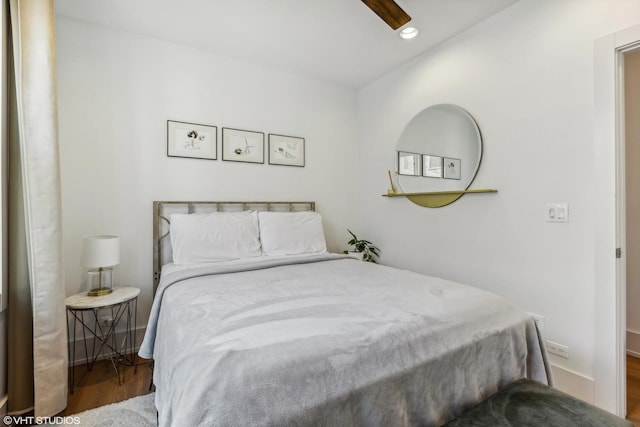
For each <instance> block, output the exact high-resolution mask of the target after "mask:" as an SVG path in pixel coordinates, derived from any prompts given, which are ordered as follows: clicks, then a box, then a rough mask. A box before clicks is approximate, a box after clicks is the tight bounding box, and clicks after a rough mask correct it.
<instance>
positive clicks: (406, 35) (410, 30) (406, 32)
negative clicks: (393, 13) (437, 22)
mask: <svg viewBox="0 0 640 427" xmlns="http://www.w3.org/2000/svg"><path fill="white" fill-rule="evenodd" d="M418 34H420V30H419V29H417V28H416V27H406V28H404V29H403V30H402V31H400V33H399V36H400V37H401V38H403V39H405V40H409V39H412V38H414V37H416V36H417V35H418Z"/></svg>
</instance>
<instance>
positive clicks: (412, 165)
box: [398, 151, 422, 176]
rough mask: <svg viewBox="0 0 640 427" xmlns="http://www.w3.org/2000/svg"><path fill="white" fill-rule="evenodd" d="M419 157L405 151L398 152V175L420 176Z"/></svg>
mask: <svg viewBox="0 0 640 427" xmlns="http://www.w3.org/2000/svg"><path fill="white" fill-rule="evenodd" d="M421 157H422V156H421V155H420V154H417V153H407V152H406V151H398V174H399V175H410V176H421V175H422V170H421V169H422V167H421V160H422V159H421Z"/></svg>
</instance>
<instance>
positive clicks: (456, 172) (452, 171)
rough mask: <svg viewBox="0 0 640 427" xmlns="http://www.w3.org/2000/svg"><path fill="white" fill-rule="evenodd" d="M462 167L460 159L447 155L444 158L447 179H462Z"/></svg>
mask: <svg viewBox="0 0 640 427" xmlns="http://www.w3.org/2000/svg"><path fill="white" fill-rule="evenodd" d="M460 167H461V162H460V159H453V158H451V157H445V158H444V177H445V178H447V179H460V176H461V170H460Z"/></svg>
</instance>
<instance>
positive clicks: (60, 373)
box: [8, 0, 68, 417]
mask: <svg viewBox="0 0 640 427" xmlns="http://www.w3.org/2000/svg"><path fill="white" fill-rule="evenodd" d="M9 8H10V16H11V39H12V40H11V45H10V46H11V48H12V59H13V70H12V71H13V76H12V77H13V78H11V77H10V79H9V80H10V81H9V82H8V83H9V85H10V88H11V89H10V96H11V94H13V97H11V98H12V99H10V105H11V111H13V113H14V115H13V117H11V118H10V129H11V131H10V137H9V152H10V153H9V161H10V164H9V169H10V177H9V193H10V195H9V210H10V213H9V222H10V224H9V228H10V233H9V234H10V236H9V275H10V278H9V304H8V312H9V325H8V326H9V342H8V352H9V369H8V375H9V378H8V380H9V411H10V412H12V413H23V412H25V411H28V410H30V409H31V408H33V410H34V415H35V416H43V417H44V416H52V415H55V414H56V413H58V412H60V411H62V410H63V409H64V408H65V406H66V404H67V373H68V369H67V366H68V361H67V332H66V312H65V305H64V299H65V285H64V273H63V265H62V255H61V254H62V235H61V230H62V226H61V222H62V221H61V206H60V203H61V202H60V200H61V198H60V170H59V152H58V124H57V121H58V117H57V100H56V56H55V16H54V3H53V0H10V1H9ZM12 124H13V126H12ZM12 202H13V203H12ZM25 255H26V260H25V259H24V258H25ZM29 315H30V316H31V319H29V318H28V317H29ZM25 316H27V318H26V319H25ZM29 347H31V348H29ZM12 364H13V365H12ZM26 377H29V378H26ZM29 395H31V396H30V397H31V402H29V401H28V400H29Z"/></svg>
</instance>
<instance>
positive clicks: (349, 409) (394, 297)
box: [139, 254, 551, 427]
mask: <svg viewBox="0 0 640 427" xmlns="http://www.w3.org/2000/svg"><path fill="white" fill-rule="evenodd" d="M262 258H264V259H262ZM292 259H293V260H296V258H295V257H293V258H292ZM139 354H140V355H141V356H142V357H147V358H148V357H153V358H154V359H155V370H154V382H155V384H156V387H157V389H156V407H157V409H158V413H159V422H160V425H161V426H181V427H182V426H243V427H248V426H437V425H441V424H443V423H445V422H447V421H449V420H451V419H453V418H454V417H455V416H457V415H459V414H460V413H461V412H462V411H463V410H465V409H467V408H469V407H471V406H473V405H474V404H476V403H478V402H479V401H481V400H483V399H484V398H486V397H488V396H489V395H490V394H492V393H494V392H496V391H497V390H498V388H500V387H501V386H504V385H506V384H508V383H510V382H512V381H514V380H516V379H519V378H524V377H528V378H532V379H534V380H537V381H540V382H542V383H545V384H546V383H549V382H550V380H551V379H550V374H549V370H548V367H547V363H546V355H545V352H544V349H543V347H542V346H541V344H540V339H539V335H538V332H537V330H536V327H535V322H534V321H533V319H532V318H530V316H528V315H527V314H525V313H523V312H521V311H518V310H515V309H514V308H513V307H512V306H511V305H510V304H509V303H508V302H507V301H505V300H504V299H503V298H501V297H499V296H497V295H495V294H492V293H489V292H486V291H483V290H480V289H476V288H473V287H470V286H466V285H462V284H459V283H455V282H451V281H447V280H442V279H438V278H434V277H429V276H424V275H421V274H416V273H412V272H409V271H405V270H398V269H394V268H390V267H385V266H381V265H375V264H371V263H364V262H359V261H356V260H353V259H345V258H343V257H341V256H336V255H330V254H329V255H318V256H314V257H304V258H298V259H297V262H294V261H286V262H285V261H282V260H280V259H276V260H270V259H268V257H261V259H260V261H257V262H256V263H255V264H251V265H244V266H239V267H234V266H230V265H224V264H223V265H221V266H219V267H217V266H213V267H209V268H206V269H205V268H195V269H190V270H185V271H178V272H174V273H171V274H168V275H166V276H164V277H163V278H162V281H161V283H160V286H159V288H158V291H157V293H156V299H155V301H154V304H153V308H152V313H151V317H150V321H149V325H148V328H147V332H146V335H145V338H144V342H143V345H142V347H141V349H140V352H139Z"/></svg>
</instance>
